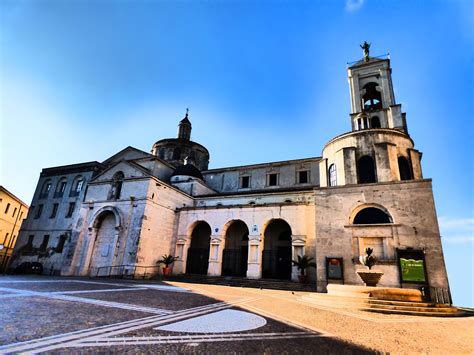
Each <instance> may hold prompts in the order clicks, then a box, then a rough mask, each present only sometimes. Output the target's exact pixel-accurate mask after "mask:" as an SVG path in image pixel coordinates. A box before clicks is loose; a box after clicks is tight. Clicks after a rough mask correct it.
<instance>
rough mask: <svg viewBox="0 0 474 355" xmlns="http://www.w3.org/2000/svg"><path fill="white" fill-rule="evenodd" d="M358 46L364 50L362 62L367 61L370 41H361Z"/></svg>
mask: <svg viewBox="0 0 474 355" xmlns="http://www.w3.org/2000/svg"><path fill="white" fill-rule="evenodd" d="M360 48H362V49H363V50H364V62H368V61H369V51H370V43H367V41H364V43H362V44H361V45H360Z"/></svg>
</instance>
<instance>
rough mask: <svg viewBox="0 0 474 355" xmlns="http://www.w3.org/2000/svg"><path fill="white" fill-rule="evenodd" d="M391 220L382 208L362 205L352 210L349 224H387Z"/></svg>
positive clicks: (391, 221)
mask: <svg viewBox="0 0 474 355" xmlns="http://www.w3.org/2000/svg"><path fill="white" fill-rule="evenodd" d="M388 223H393V218H392V216H391V215H390V213H389V212H388V211H387V209H385V208H384V207H383V206H379V205H363V206H359V207H358V208H357V209H355V210H354V212H353V213H352V216H351V224H388Z"/></svg>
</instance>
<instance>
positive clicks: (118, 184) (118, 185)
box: [108, 171, 124, 200]
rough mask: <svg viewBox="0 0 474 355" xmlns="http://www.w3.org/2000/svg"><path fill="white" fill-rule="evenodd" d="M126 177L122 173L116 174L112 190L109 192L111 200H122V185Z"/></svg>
mask: <svg viewBox="0 0 474 355" xmlns="http://www.w3.org/2000/svg"><path fill="white" fill-rule="evenodd" d="M123 179H124V175H123V173H122V172H121V171H119V172H117V173H115V175H114V177H113V178H112V180H113V182H112V188H111V189H110V192H109V198H108V199H109V200H118V199H119V198H120V194H121V193H122V184H123Z"/></svg>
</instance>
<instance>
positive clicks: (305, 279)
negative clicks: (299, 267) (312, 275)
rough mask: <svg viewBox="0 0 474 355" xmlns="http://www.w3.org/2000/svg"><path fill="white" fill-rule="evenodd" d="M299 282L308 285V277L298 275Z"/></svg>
mask: <svg viewBox="0 0 474 355" xmlns="http://www.w3.org/2000/svg"><path fill="white" fill-rule="evenodd" d="M298 280H299V282H300V283H301V284H306V283H308V275H298Z"/></svg>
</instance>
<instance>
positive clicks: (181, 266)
mask: <svg viewBox="0 0 474 355" xmlns="http://www.w3.org/2000/svg"><path fill="white" fill-rule="evenodd" d="M190 245H191V239H189V238H186V236H185V235H180V236H178V240H177V241H176V250H175V256H177V257H178V259H176V261H175V262H174V263H173V274H185V273H186V259H187V258H188V249H189V246H190Z"/></svg>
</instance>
